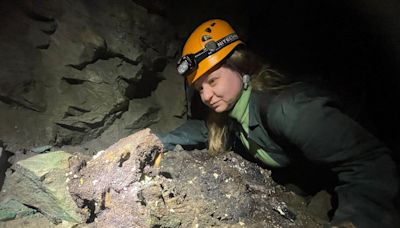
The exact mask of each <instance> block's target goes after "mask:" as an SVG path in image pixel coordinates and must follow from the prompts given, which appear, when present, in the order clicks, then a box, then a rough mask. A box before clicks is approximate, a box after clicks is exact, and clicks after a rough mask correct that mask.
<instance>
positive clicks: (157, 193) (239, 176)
mask: <svg viewBox="0 0 400 228" xmlns="http://www.w3.org/2000/svg"><path fill="white" fill-rule="evenodd" d="M160 151H162V144H161V142H160V141H159V140H158V138H157V137H156V136H155V135H154V134H152V133H151V132H150V130H149V129H145V130H142V131H139V132H137V133H135V134H133V135H131V136H128V137H126V138H123V139H121V140H120V141H118V142H117V143H115V144H114V145H112V146H111V147H109V148H108V149H106V150H104V151H100V152H99V153H98V154H97V155H96V156H94V157H93V158H91V159H89V160H87V159H86V160H85V159H83V158H79V157H75V159H72V160H70V169H71V171H70V173H69V175H70V177H71V181H70V182H69V190H70V193H71V195H72V197H73V198H74V199H75V201H76V203H77V205H78V207H79V208H80V213H81V214H82V215H83V216H84V217H85V218H86V222H85V224H81V225H85V226H90V227H320V226H321V223H319V222H318V221H317V220H315V219H314V218H312V217H311V216H309V215H307V214H306V213H305V209H306V204H305V201H304V200H302V199H301V198H299V197H298V196H296V195H295V194H294V193H293V192H291V191H289V190H287V189H285V188H284V187H283V186H281V185H278V184H276V183H275V182H274V181H273V180H272V179H271V176H270V174H271V173H270V172H269V171H268V170H265V169H263V168H261V167H259V166H258V165H257V164H255V163H252V162H250V161H248V160H245V159H244V158H242V157H241V156H240V155H238V154H236V153H234V152H229V153H225V154H221V155H219V156H216V157H210V156H209V155H208V154H207V151H199V150H194V151H184V150H179V149H177V150H175V151H170V152H167V153H164V154H163V158H162V161H161V166H160V167H154V166H153V162H154V160H155V158H156V156H157V154H158V153H159V152H160Z"/></svg>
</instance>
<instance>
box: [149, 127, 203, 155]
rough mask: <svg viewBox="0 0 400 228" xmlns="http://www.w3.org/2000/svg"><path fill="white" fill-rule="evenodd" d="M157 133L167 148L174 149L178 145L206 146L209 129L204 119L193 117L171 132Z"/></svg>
mask: <svg viewBox="0 0 400 228" xmlns="http://www.w3.org/2000/svg"><path fill="white" fill-rule="evenodd" d="M156 135H157V136H158V138H159V139H160V140H161V142H162V143H163V145H164V149H165V150H173V149H174V148H175V146H176V145H178V144H179V145H182V146H194V147H204V146H205V145H206V142H207V139H208V129H207V126H206V123H205V121H204V120H197V119H191V120H187V121H186V122H185V123H184V124H183V125H181V126H180V127H178V128H176V129H175V130H173V131H171V132H169V133H161V132H157V133H156Z"/></svg>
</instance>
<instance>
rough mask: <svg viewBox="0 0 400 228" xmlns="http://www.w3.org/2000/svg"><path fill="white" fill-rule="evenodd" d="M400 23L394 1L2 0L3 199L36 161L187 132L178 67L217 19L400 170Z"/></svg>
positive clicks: (0, 165) (0, 133)
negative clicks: (188, 41) (185, 50)
mask: <svg viewBox="0 0 400 228" xmlns="http://www.w3.org/2000/svg"><path fill="white" fill-rule="evenodd" d="M399 14H400V3H398V1H395V0H388V1H385V2H376V1H371V0H367V1H365V0H364V1H361V0H351V1H324V2H320V1H316V0H308V1H302V2H292V1H235V2H232V1H227V0H222V1H207V0H204V1H183V0H177V1H161V0H151V1H144V0H143V1H142V0H136V1H135V0H116V1H111V0H109V1H107V0H97V1H95V0H79V1H62V0H36V1H33V0H17V1H12V0H1V1H0V60H1V61H0V69H1V71H0V188H2V186H3V182H4V179H5V178H6V176H7V175H8V176H9V175H11V173H13V172H15V170H18V169H19V168H17V167H23V166H18V165H16V163H17V161H23V160H24V159H26V158H29V157H32V156H34V155H37V154H38V153H45V152H48V151H67V152H69V153H79V154H82V155H85V156H92V155H94V154H96V153H97V152H98V151H101V150H104V149H105V148H107V147H109V146H110V145H112V144H113V143H115V142H117V141H118V140H119V139H121V138H124V137H126V136H128V135H131V134H133V133H135V132H137V131H139V130H142V129H144V128H147V127H149V128H151V129H153V130H154V131H165V132H167V131H169V130H172V129H174V128H175V127H176V126H178V125H179V124H181V123H183V122H184V121H185V118H186V116H187V108H186V100H185V94H184V88H183V84H184V81H183V79H182V78H181V77H180V76H179V75H178V74H177V73H176V71H175V64H176V61H177V58H178V56H179V53H180V50H181V47H182V44H183V42H184V40H185V38H186V37H187V36H188V35H189V34H190V32H191V31H192V30H193V29H194V27H195V26H197V25H198V24H200V23H201V22H203V21H204V20H207V19H209V18H223V19H226V20H228V21H230V22H231V23H232V25H233V26H234V27H235V28H236V30H237V32H238V33H239V34H240V35H241V36H242V37H243V39H244V40H245V42H246V43H247V44H248V45H249V46H250V47H251V48H253V49H254V50H256V51H257V52H259V53H260V54H261V55H262V56H263V57H265V58H266V59H267V60H268V61H269V62H270V64H271V65H272V66H273V67H274V68H276V69H278V70H280V71H282V72H284V73H286V74H287V75H289V76H291V77H293V78H295V79H301V80H306V81H311V82H313V83H317V84H320V85H321V86H324V87H327V88H329V89H332V90H334V91H335V92H337V94H338V95H339V96H340V97H341V98H342V100H343V104H344V106H345V107H347V111H348V113H349V114H350V115H351V116H353V117H354V118H355V119H356V120H357V121H359V122H360V123H361V124H362V125H363V126H364V127H366V128H367V129H368V130H370V131H371V132H372V133H374V134H375V135H376V136H377V137H378V138H380V139H381V140H382V141H384V142H385V143H387V144H388V145H389V146H390V147H391V148H392V149H393V150H394V151H395V154H396V156H397V159H398V155H397V154H398V152H399V150H400V148H399V145H398V142H399V141H400V134H399V132H398V129H399V127H400V118H399V116H400V113H399V112H400V111H398V110H397V107H396V104H397V103H398V101H397V99H398V98H399V93H400V92H399V91H400V79H399V77H398V75H399V73H400V22H399V20H398V15H399ZM60 156H61V157H60V158H58V160H57V159H56V161H62V160H63V159H65V157H63V155H60ZM66 156H67V157H69V155H66ZM56 164H58V163H56ZM10 167H11V168H10ZM22 170H24V169H22ZM51 173H53V172H51ZM6 174H7V175H6ZM322 201H323V200H322ZM9 203H13V202H12V201H9ZM16 205H18V204H17V203H16ZM19 206H21V205H19ZM31 206H32V205H31ZM21 211H23V213H22V212H21V213H22V215H25V214H35V212H34V211H37V208H34V207H30V208H29V207H28V208H25V209H24V210H21ZM11 217H12V216H11ZM221 218H222V217H221ZM64 219H65V218H64ZM46 221H47V220H46Z"/></svg>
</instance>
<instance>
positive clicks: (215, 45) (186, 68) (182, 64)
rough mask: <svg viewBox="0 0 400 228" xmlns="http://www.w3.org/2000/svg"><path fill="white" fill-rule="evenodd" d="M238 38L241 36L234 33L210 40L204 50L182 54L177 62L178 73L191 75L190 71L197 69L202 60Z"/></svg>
mask: <svg viewBox="0 0 400 228" xmlns="http://www.w3.org/2000/svg"><path fill="white" fill-rule="evenodd" d="M236 40H239V36H238V35H237V34H236V33H232V34H230V35H227V36H225V37H224V38H222V39H220V40H218V41H214V40H212V41H209V42H208V43H206V45H205V47H204V48H203V49H202V50H200V51H199V52H197V53H195V54H189V55H185V56H182V57H181V58H180V59H179V61H178V64H177V70H178V73H179V74H180V75H183V76H185V77H186V76H188V75H190V73H192V72H193V71H194V70H195V69H197V66H198V64H199V63H200V62H201V61H203V60H204V59H205V58H207V57H208V56H210V55H212V54H214V53H216V52H218V51H219V50H221V49H222V48H224V47H225V46H227V45H229V44H231V43H233V42H235V41H236Z"/></svg>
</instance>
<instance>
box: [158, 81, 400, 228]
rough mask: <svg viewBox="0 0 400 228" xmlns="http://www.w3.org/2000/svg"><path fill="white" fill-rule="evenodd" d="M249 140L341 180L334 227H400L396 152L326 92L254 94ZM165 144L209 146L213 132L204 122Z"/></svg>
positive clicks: (165, 138)
mask: <svg viewBox="0 0 400 228" xmlns="http://www.w3.org/2000/svg"><path fill="white" fill-rule="evenodd" d="M234 127H235V126H234ZM236 127H237V126H236ZM234 132H235V133H236V134H238V132H239V131H234ZM248 136H249V138H250V139H251V140H253V141H254V142H256V143H257V144H258V145H259V146H260V147H261V148H262V149H263V150H264V151H267V152H268V153H269V155H270V156H271V157H272V158H273V160H275V161H276V162H278V163H279V164H280V165H281V166H289V165H292V164H293V163H296V162H297V161H300V160H306V161H308V162H310V163H313V164H316V165H319V166H325V167H328V168H329V169H330V170H331V171H333V172H334V173H335V174H336V175H337V178H338V180H339V184H338V185H337V186H336V187H335V191H336V193H337V197H338V208H337V209H336V211H335V215H334V218H333V220H332V224H338V223H340V222H342V221H352V222H353V223H354V224H355V225H356V226H357V227H362V228H364V227H371V228H372V227H381V228H382V227H400V226H398V225H396V224H398V223H396V221H395V219H396V217H397V214H396V212H395V210H394V205H393V201H394V198H395V197H396V196H397V192H398V177H397V170H396V165H395V163H394V161H393V159H392V157H391V155H390V153H391V151H390V150H389V149H388V148H387V147H385V146H384V145H383V144H382V143H381V142H380V141H379V140H378V139H377V138H375V137H374V136H372V135H371V134H370V133H368V132H367V131H366V130H365V129H364V128H362V127H361V126H360V125H359V124H358V123H357V122H356V121H354V120H352V119H351V118H349V117H348V116H347V115H345V114H344V113H343V112H341V111H340V109H339V108H338V105H337V103H336V102H335V100H333V99H332V98H331V97H330V96H329V95H328V94H326V93H324V91H320V90H318V89H316V88H314V87H312V86H309V85H307V84H303V83H297V84H294V85H293V86H290V87H288V88H287V89H285V90H282V91H280V92H256V91H252V93H251V96H250V100H249V134H248ZM160 138H161V141H162V142H163V143H164V145H165V146H166V147H167V149H171V148H172V147H173V146H174V145H176V144H181V145H206V143H207V127H206V124H205V122H204V121H202V120H189V121H188V122H187V123H186V124H184V125H182V126H181V127H179V128H177V129H176V130H174V131H172V132H170V133H169V134H167V135H160Z"/></svg>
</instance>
